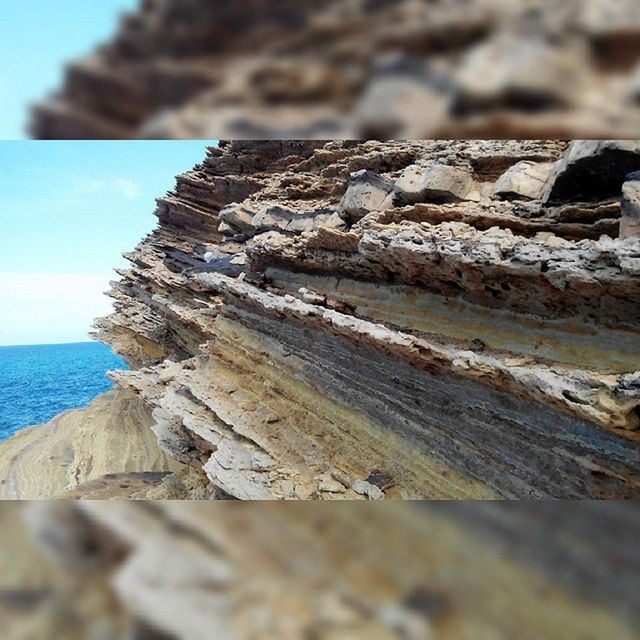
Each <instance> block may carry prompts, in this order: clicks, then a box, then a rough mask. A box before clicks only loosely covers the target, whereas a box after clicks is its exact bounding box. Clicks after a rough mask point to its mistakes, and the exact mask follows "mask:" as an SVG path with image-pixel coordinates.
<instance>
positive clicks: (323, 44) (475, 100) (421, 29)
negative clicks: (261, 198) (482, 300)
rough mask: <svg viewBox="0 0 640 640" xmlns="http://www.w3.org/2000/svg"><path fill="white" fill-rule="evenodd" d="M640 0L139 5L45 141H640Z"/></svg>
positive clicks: (49, 117)
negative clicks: (163, 139) (328, 139)
mask: <svg viewBox="0 0 640 640" xmlns="http://www.w3.org/2000/svg"><path fill="white" fill-rule="evenodd" d="M639 35H640V10H639V9H638V4H637V2H636V1H635V0H617V1H616V2H615V3H612V2H611V1H610V0H565V1H564V2H562V3H559V2H557V1H556V0H536V1H534V2H531V1H530V0H517V1H512V2H508V3H505V2H502V1H500V0H436V1H434V0H429V1H427V0H403V1H402V2H397V1H388V0H382V1H380V0H374V1H372V0H321V1H320V0H286V1H284V0H280V1H279V2H277V3H272V2H263V1H256V0H236V1H235V2H230V3H229V2H226V3H221V2H216V3H211V2H209V1H208V0H196V1H192V2H188V3H185V2H183V1H180V0H155V1H153V2H150V1H147V2H142V1H141V2H140V8H139V10H138V11H135V12H132V13H131V14H129V15H127V16H125V17H124V18H123V20H122V23H121V26H120V29H119V31H118V33H117V34H116V35H115V36H114V38H113V39H112V40H111V41H110V42H109V43H108V44H106V45H103V46H101V47H100V48H99V49H97V50H96V52H95V53H93V54H91V55H90V56H87V57H86V58H85V59H82V60H79V61H77V62H75V63H73V64H71V65H70V66H69V68H68V69H67V72H66V80H65V82H64V85H63V87H62V88H61V89H60V90H59V91H58V92H57V93H56V94H55V95H53V96H52V97H50V98H49V99H48V100H47V101H44V102H43V103H42V104H40V105H38V106H37V107H36V109H35V112H34V117H33V122H32V131H33V134H34V136H35V137H39V138H90V139H93V138H128V137H143V138H158V137H161V138H167V137H168V138H195V139H210V138H216V139H219V138H256V139H261V138H283V139H286V138H296V137H300V138H342V137H351V138H361V137H362V138H369V137H373V138H396V139H408V138H423V137H425V138H436V137H443V138H445V137H459V138H473V137H483V138H484V137H490V136H498V137H505V138H507V137H512V138H529V137H544V138H548V137H563V138H565V137H566V138H572V137H585V138H600V137H636V136H637V135H638V131H640V100H639V96H640V89H639V84H640V83H639V82H638V78H640V71H638V66H637V65H638V58H639V54H640V48H639V46H638V42H639V41H640V40H639V38H638V36H639Z"/></svg>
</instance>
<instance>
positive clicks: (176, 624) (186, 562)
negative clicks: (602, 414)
mask: <svg viewBox="0 0 640 640" xmlns="http://www.w3.org/2000/svg"><path fill="white" fill-rule="evenodd" d="M24 507H25V508H23V505H17V504H4V505H0V524H1V525H2V532H3V544H2V545H1V546H0V566H2V567H3V571H2V572H0V624H2V628H3V636H4V637H6V638H10V639H11V640H23V639H24V640H27V639H29V638H45V637H46V638H65V639H68V640H75V639H76V638H77V639H78V640H84V639H85V638H102V637H105V638H117V639H120V638H122V639H123V640H124V639H128V638H135V639H142V638H145V639H151V638H152V639H153V640H171V639H175V640H178V639H185V640H209V639H210V638H224V639H225V640H250V639H251V640H276V639H277V640H300V639H302V638H309V639H310V638H315V639H318V640H338V639H339V640H344V639H346V638H349V639H352V640H431V639H435V638H438V639H440V640H487V639H488V638H522V639H525V638H545V639H548V640H601V639H602V638H607V639H611V640H637V638H638V628H639V624H640V619H639V611H640V608H639V607H638V594H639V593H640V589H639V587H640V582H639V576H640V572H639V571H638V569H639V566H638V558H639V554H638V545H639V542H638V540H639V536H638V534H639V533H640V531H639V530H638V518H637V511H636V509H635V507H634V506H633V505H631V504H628V503H615V502H609V503H604V502H600V503H598V502H589V501H585V502H573V503H558V502H551V501H550V502H521V503H486V502H482V503H467V504H462V503H423V504H421V505H418V504H415V503H402V504H400V503H395V504H381V503H377V504H369V505H363V504H359V505H354V504H344V503H343V504H336V503H334V504H322V505H314V506H310V505H308V504H300V503H298V504H291V503H289V504H279V505H274V504H260V503H253V504H235V503H228V502H225V503H216V504H212V503H202V502H198V503H196V502H165V503H153V504H152V503H131V502H129V503H124V502H120V503H96V502H81V503H76V504H70V503H68V502H67V503H61V502H58V503H48V504H47V503H36V504H30V505H25V506H24ZM19 509H20V510H22V514H20V513H19ZM20 515H22V517H18V516H20ZM6 568H10V570H6Z"/></svg>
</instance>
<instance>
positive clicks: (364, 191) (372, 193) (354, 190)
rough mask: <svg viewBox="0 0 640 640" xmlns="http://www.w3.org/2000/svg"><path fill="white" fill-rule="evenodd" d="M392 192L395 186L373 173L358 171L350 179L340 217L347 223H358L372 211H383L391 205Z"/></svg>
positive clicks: (340, 209) (341, 204)
mask: <svg viewBox="0 0 640 640" xmlns="http://www.w3.org/2000/svg"><path fill="white" fill-rule="evenodd" d="M392 190H393V184H392V183H391V182H389V181H387V180H384V179H383V178H381V177H380V176H379V175H377V174H375V173H374V172H373V171H369V170H367V169H362V170H360V171H356V172H355V173H352V174H351V176H350V177H349V183H348V185H347V190H346V191H345V194H344V196H343V197H342V200H341V201H340V208H339V215H340V217H341V218H343V219H344V220H345V221H347V222H356V221H357V220H360V219H361V218H364V217H365V216H366V215H367V214H368V213H371V212H372V211H382V210H384V209H386V208H387V207H388V206H390V204H391V201H390V200H389V194H390V193H391V191H392Z"/></svg>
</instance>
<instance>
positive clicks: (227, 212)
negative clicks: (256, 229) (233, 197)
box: [218, 202, 255, 235]
mask: <svg viewBox="0 0 640 640" xmlns="http://www.w3.org/2000/svg"><path fill="white" fill-rule="evenodd" d="M254 215H255V212H254V211H251V210H250V209H247V208H246V207H244V206H243V205H241V204H238V203H237V202H231V203H229V204H228V205H226V206H225V207H223V208H222V209H221V210H220V214H219V218H220V226H219V227H218V231H219V232H220V233H222V234H224V235H236V234H238V233H247V232H252V231H253V225H252V219H253V216H254Z"/></svg>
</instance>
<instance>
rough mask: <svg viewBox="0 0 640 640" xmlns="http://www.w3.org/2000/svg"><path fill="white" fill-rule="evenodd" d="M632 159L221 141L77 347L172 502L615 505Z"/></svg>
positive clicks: (625, 391) (633, 244)
mask: <svg viewBox="0 0 640 640" xmlns="http://www.w3.org/2000/svg"><path fill="white" fill-rule="evenodd" d="M639 169H640V142H632V141H602V142H591V141H573V142H571V143H567V142H561V141H492V140H486V141H404V142H376V141H366V142H353V141H332V142H322V141H320V142H318V141H314V142H309V141H287V142H284V141H280V142H274V141H271V142H242V141H235V142H222V143H220V145H219V146H218V147H216V148H210V149H209V150H208V152H207V156H206V158H205V159H204V161H203V162H202V164H200V165H198V166H196V167H195V168H194V169H193V170H192V171H190V172H188V173H186V174H184V175H181V176H179V177H178V179H177V184H176V187H175V190H174V191H172V192H170V193H168V194H167V195H166V196H164V197H161V198H159V199H158V207H157V211H156V213H157V216H158V218H159V221H160V223H159V226H158V227H157V228H156V229H155V230H154V231H153V232H152V233H151V234H150V235H149V236H147V237H146V238H145V239H144V240H143V241H142V242H141V243H140V244H139V245H138V247H136V249H135V250H134V251H132V252H131V253H129V254H126V257H127V258H128V259H129V260H130V262H131V268H130V269H129V270H127V271H123V272H122V273H121V274H120V275H121V279H120V280H119V281H117V282H114V283H113V287H112V291H111V295H112V297H113V298H114V299H115V308H116V310H115V313H114V314H113V315H111V316H110V317H107V318H104V319H100V320H98V321H97V322H96V333H95V335H96V337H97V338H98V339H99V340H101V341H103V342H105V343H107V344H110V345H112V347H113V348H114V349H115V350H116V351H117V352H118V353H119V354H120V355H121V356H123V357H124V358H125V360H126V361H127V363H128V364H129V366H130V367H131V370H130V371H126V372H114V373H112V374H111V376H112V378H113V380H114V381H115V382H116V384H117V387H118V388H119V389H120V390H124V391H127V392H128V393H133V394H135V395H136V396H137V397H138V399H139V400H140V401H141V402H142V404H143V405H144V407H145V411H146V412H147V414H148V416H150V422H149V424H150V427H151V429H152V430H153V432H154V433H155V435H156V436H157V439H158V443H159V446H160V447H161V449H162V450H164V452H166V454H168V456H170V458H171V460H172V461H175V462H176V463H180V464H181V465H183V467H181V468H182V469H183V470H182V471H180V472H175V471H174V472H173V473H184V469H189V470H191V471H192V472H193V474H195V475H194V477H195V478H198V479H199V480H198V481H199V482H200V485H198V488H197V491H196V489H193V488H192V489H190V492H187V493H188V494H189V496H192V495H194V494H195V493H198V492H199V495H200V496H201V497H207V498H226V497H233V498H239V499H309V498H318V499H344V498H368V499H380V498H401V499H409V498H545V497H557V498H633V497H637V496H638V495H639V494H640V430H639V427H640V339H639V337H640V237H638V234H634V232H633V230H634V229H635V228H636V227H635V226H634V224H631V222H629V223H628V224H627V223H626V222H625V216H627V217H628V216H631V217H633V216H635V215H636V213H637V212H636V211H635V209H634V207H633V206H632V205H633V202H632V201H631V200H630V197H631V196H630V195H629V194H630V193H631V190H632V187H633V186H634V176H633V175H631V174H633V172H634V171H637V170H639ZM629 176H630V177H629ZM623 193H624V194H625V195H624V196H623ZM623 202H624V206H622V203H623ZM634 220H635V218H634ZM194 482H195V481H194Z"/></svg>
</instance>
